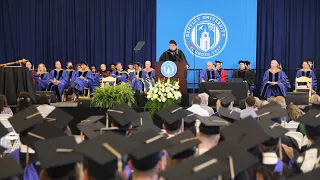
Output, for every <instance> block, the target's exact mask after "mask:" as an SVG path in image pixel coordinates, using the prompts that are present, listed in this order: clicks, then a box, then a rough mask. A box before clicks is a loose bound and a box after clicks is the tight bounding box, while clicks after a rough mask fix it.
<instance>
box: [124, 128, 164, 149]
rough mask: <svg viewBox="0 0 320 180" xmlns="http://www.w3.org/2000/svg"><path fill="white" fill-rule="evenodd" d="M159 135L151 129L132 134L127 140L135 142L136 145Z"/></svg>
mask: <svg viewBox="0 0 320 180" xmlns="http://www.w3.org/2000/svg"><path fill="white" fill-rule="evenodd" d="M158 135H159V133H158V132H157V131H155V130H154V129H152V128H148V129H143V130H141V131H138V132H136V133H134V134H133V135H132V136H131V137H129V139H132V141H134V142H136V143H137V144H138V145H141V144H144V143H145V141H146V140H148V139H151V138H153V137H156V136H158Z"/></svg>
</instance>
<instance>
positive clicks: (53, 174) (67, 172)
mask: <svg viewBox="0 0 320 180" xmlns="http://www.w3.org/2000/svg"><path fill="white" fill-rule="evenodd" d="M79 176H80V169H79V167H78V165H77V164H76V163H72V164H68V165H63V166H58V167H53V168H47V169H42V170H41V172H40V179H41V180H53V179H61V180H62V179H65V180H77V179H78V178H79Z"/></svg>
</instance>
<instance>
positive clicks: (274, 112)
mask: <svg viewBox="0 0 320 180" xmlns="http://www.w3.org/2000/svg"><path fill="white" fill-rule="evenodd" d="M256 114H257V116H258V117H257V119H258V120H264V119H272V120H274V119H277V118H281V117H283V116H286V115H287V110H286V109H284V108H282V107H281V105H280V104H278V103H276V102H271V103H269V104H267V105H265V106H262V107H261V108H260V109H258V110H257V111H256Z"/></svg>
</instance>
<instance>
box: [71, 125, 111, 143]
mask: <svg viewBox="0 0 320 180" xmlns="http://www.w3.org/2000/svg"><path fill="white" fill-rule="evenodd" d="M105 127H106V126H105V125H104V124H102V123H101V122H96V123H93V124H86V123H84V122H81V123H79V124H78V125H77V128H78V129H79V130H80V131H81V132H82V133H83V134H84V135H85V136H87V137H88V138H89V139H92V138H94V137H96V136H99V135H100V134H101V133H100V129H101V128H105Z"/></svg>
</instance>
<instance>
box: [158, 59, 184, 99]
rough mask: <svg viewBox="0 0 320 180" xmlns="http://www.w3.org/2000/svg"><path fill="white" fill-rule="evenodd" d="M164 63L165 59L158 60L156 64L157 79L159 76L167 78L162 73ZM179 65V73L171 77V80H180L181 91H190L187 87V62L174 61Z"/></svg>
mask: <svg viewBox="0 0 320 180" xmlns="http://www.w3.org/2000/svg"><path fill="white" fill-rule="evenodd" d="M163 63H164V61H159V62H156V65H155V71H156V80H158V78H161V79H163V78H166V77H164V76H163V75H162V73H161V65H162V64H163ZM174 63H175V64H176V65H177V73H176V75H174V76H173V77H171V78H170V79H171V80H174V81H178V80H179V86H180V91H181V93H182V94H187V93H188V87H187V68H186V63H185V62H183V61H176V62H174Z"/></svg>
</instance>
